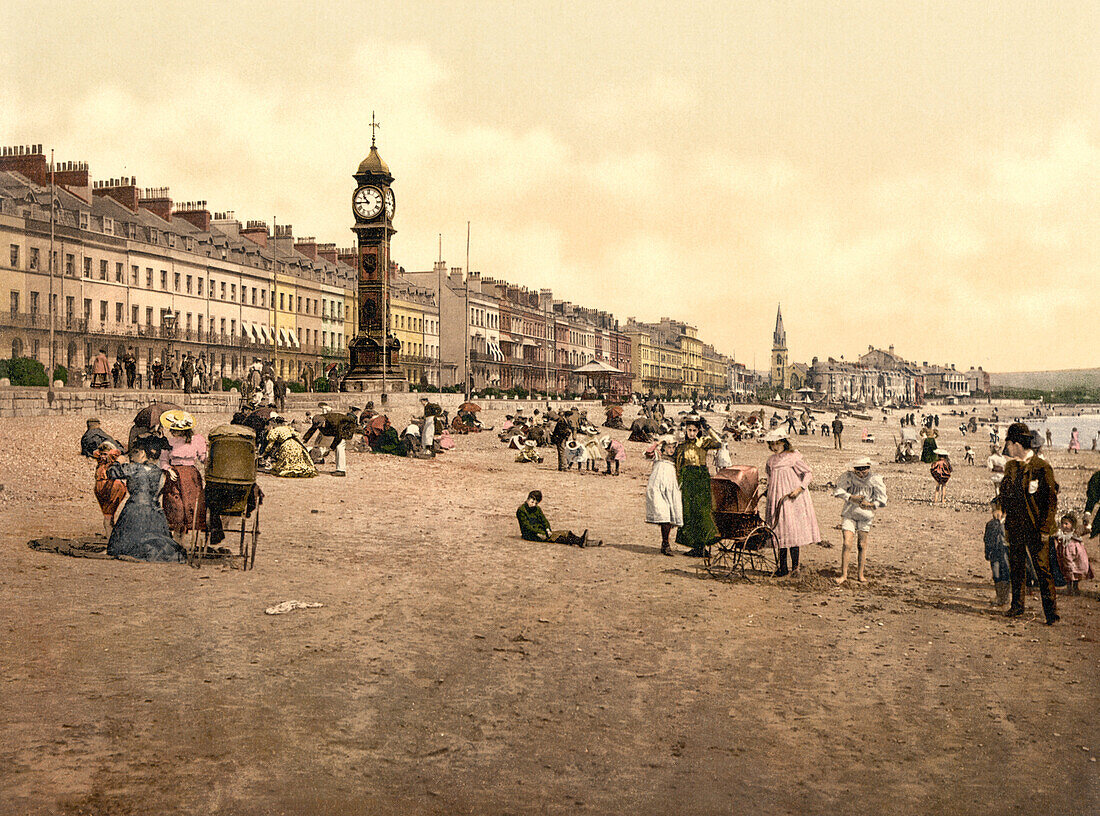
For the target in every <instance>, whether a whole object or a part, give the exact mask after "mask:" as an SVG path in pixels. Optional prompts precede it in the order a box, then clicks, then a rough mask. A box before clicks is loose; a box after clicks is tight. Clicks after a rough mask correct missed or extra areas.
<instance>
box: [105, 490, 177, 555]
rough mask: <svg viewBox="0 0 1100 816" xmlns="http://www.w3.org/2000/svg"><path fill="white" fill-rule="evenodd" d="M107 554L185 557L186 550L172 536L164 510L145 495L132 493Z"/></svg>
mask: <svg viewBox="0 0 1100 816" xmlns="http://www.w3.org/2000/svg"><path fill="white" fill-rule="evenodd" d="M107 555H111V556H115V557H116V558H117V557H118V556H120V555H125V556H128V557H130V558H139V559H141V560H142V561H183V560H184V552H183V550H182V549H181V548H180V546H179V545H178V544H177V543H176V542H175V541H174V540H173V539H172V535H171V533H169V532H168V525H167V524H165V523H164V513H162V512H161V509H160V507H159V506H158V505H156V504H153V503H152V502H151V501H149V500H148V499H145V498H141V497H139V498H137V499H135V498H134V497H132V496H131V497H130V500H129V501H127V502H126V504H124V505H122V512H121V513H119V515H118V522H117V523H116V524H115V526H114V529H112V530H111V538H110V540H109V541H108V542H107Z"/></svg>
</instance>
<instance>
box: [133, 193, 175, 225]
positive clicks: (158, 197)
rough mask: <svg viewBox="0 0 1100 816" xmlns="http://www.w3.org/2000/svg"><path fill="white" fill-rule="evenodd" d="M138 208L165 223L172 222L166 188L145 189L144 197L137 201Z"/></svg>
mask: <svg viewBox="0 0 1100 816" xmlns="http://www.w3.org/2000/svg"><path fill="white" fill-rule="evenodd" d="M138 206H139V207H141V208H142V209H143V210H148V211H149V212H151V213H152V214H153V215H155V216H157V217H158V218H163V219H164V220H165V221H171V220H172V199H170V198H169V197H168V188H167V187H146V188H145V195H144V196H143V197H142V198H139V199H138Z"/></svg>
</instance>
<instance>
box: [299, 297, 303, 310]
mask: <svg viewBox="0 0 1100 816" xmlns="http://www.w3.org/2000/svg"><path fill="white" fill-rule="evenodd" d="M298 311H299V312H300V311H302V298H301V297H300V296H299V298H298Z"/></svg>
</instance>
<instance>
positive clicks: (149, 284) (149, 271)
mask: <svg viewBox="0 0 1100 816" xmlns="http://www.w3.org/2000/svg"><path fill="white" fill-rule="evenodd" d="M145 288H146V289H152V288H153V267H151V266H147V267H145Z"/></svg>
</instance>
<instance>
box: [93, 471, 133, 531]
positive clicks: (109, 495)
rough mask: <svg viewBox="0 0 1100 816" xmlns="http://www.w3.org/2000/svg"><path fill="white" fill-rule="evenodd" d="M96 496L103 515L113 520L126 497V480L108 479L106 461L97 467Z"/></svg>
mask: <svg viewBox="0 0 1100 816" xmlns="http://www.w3.org/2000/svg"><path fill="white" fill-rule="evenodd" d="M95 497H96V501H98V502H99V509H100V510H102V511H103V515H104V516H106V517H107V518H109V519H111V520H112V521H113V520H114V518H115V513H117V512H118V508H119V506H120V505H121V504H122V500H123V499H125V498H126V482H124V481H123V480H122V479H108V478H107V465H106V464H105V463H104V464H101V465H99V466H98V467H97V468H96V469H95Z"/></svg>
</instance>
